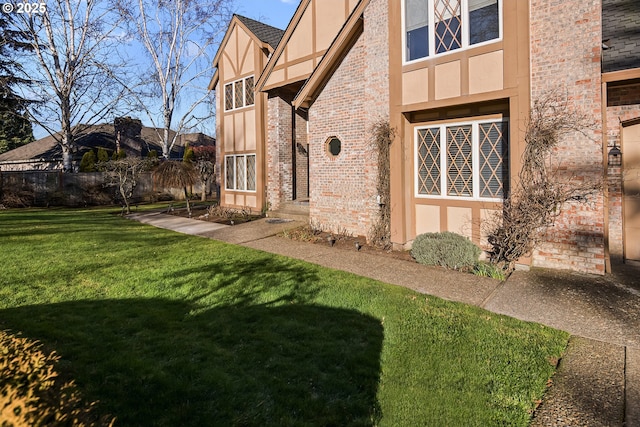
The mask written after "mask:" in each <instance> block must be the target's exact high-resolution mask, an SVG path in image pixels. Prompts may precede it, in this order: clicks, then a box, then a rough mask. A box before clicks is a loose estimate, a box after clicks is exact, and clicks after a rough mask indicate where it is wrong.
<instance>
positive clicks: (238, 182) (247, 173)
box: [225, 154, 256, 191]
mask: <svg viewBox="0 0 640 427" xmlns="http://www.w3.org/2000/svg"><path fill="white" fill-rule="evenodd" d="M225 168H226V172H225V178H226V183H225V188H226V189H227V190H235V191H256V155H255V154H237V155H229V156H225Z"/></svg>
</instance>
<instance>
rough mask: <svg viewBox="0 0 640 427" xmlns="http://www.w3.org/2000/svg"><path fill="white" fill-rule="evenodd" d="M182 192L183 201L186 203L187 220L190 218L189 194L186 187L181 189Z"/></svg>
mask: <svg viewBox="0 0 640 427" xmlns="http://www.w3.org/2000/svg"><path fill="white" fill-rule="evenodd" d="M182 188H183V190H184V199H185V200H186V201H187V213H188V214H189V218H191V204H190V203H189V193H187V187H182Z"/></svg>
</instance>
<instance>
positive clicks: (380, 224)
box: [369, 119, 395, 249]
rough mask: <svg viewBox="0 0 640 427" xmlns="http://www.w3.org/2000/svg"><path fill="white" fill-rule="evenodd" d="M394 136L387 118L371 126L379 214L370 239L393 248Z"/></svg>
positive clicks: (385, 247) (382, 245)
mask: <svg viewBox="0 0 640 427" xmlns="http://www.w3.org/2000/svg"><path fill="white" fill-rule="evenodd" d="M394 136H395V130H394V129H393V128H392V127H391V125H390V123H389V121H388V120H386V119H381V120H379V121H377V122H376V123H374V124H373V125H372V126H371V139H372V141H371V144H372V148H373V152H374V155H375V156H376V158H377V167H378V176H377V185H376V192H377V203H378V206H379V209H378V216H377V218H376V219H375V221H374V223H373V226H372V227H371V232H370V235H369V240H370V241H371V243H373V244H374V245H376V246H379V247H382V248H384V249H390V248H391V206H390V204H389V199H390V193H391V182H390V175H391V160H390V150H391V142H392V141H393V138H394Z"/></svg>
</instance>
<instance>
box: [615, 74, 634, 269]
mask: <svg viewBox="0 0 640 427" xmlns="http://www.w3.org/2000/svg"><path fill="white" fill-rule="evenodd" d="M638 117H640V83H631V84H621V85H617V86H612V87H609V88H608V90H607V146H608V147H612V146H613V144H614V143H615V144H616V145H617V146H618V147H620V121H625V120H631V119H635V118H638ZM607 184H608V186H609V187H608V189H609V251H610V253H611V256H613V257H622V170H621V167H611V166H610V167H609V168H608V174H607Z"/></svg>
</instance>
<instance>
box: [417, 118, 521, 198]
mask: <svg viewBox="0 0 640 427" xmlns="http://www.w3.org/2000/svg"><path fill="white" fill-rule="evenodd" d="M508 135H509V132H508V123H507V122H506V121H491V122H472V123H464V124H453V125H440V126H429V127H424V128H418V129H417V130H416V133H415V138H416V140H415V150H416V154H415V159H416V171H415V174H416V175H415V179H416V195H417V196H418V197H420V196H424V197H444V198H457V197H463V198H470V199H493V200H500V199H503V198H504V197H505V195H506V194H507V192H508V183H509V170H508V165H509V155H508V154H509V139H508Z"/></svg>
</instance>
